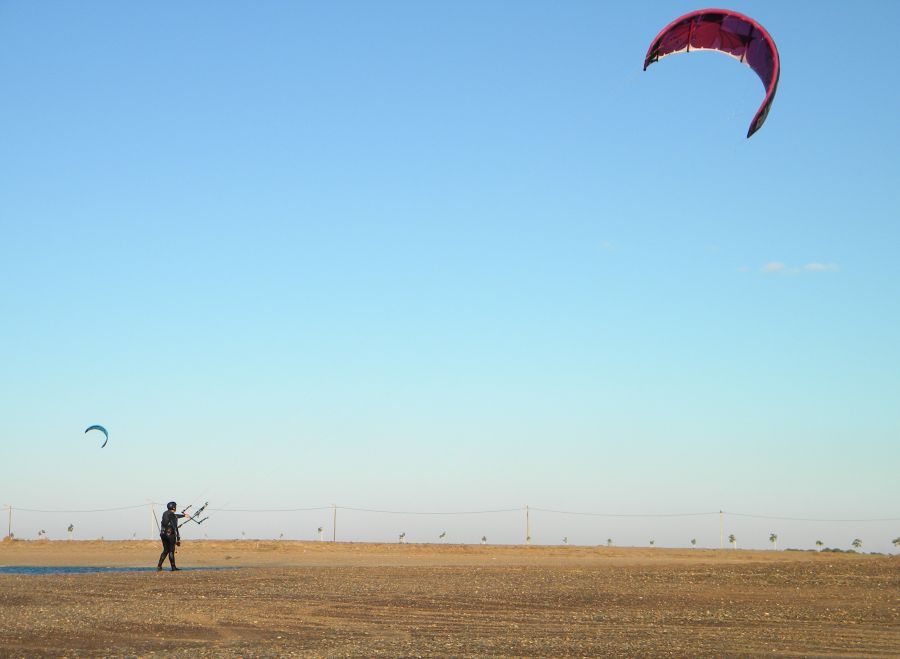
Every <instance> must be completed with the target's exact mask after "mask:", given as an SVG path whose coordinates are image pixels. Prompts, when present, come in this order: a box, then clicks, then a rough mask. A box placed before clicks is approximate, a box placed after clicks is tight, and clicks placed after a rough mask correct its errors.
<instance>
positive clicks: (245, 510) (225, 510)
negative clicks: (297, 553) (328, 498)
mask: <svg viewBox="0 0 900 659" xmlns="http://www.w3.org/2000/svg"><path fill="white" fill-rule="evenodd" d="M208 510H209V511H210V512H216V513H298V512H305V511H309V510H331V506H317V507H315V508H209V509H208Z"/></svg>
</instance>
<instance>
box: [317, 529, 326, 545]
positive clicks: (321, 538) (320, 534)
mask: <svg viewBox="0 0 900 659" xmlns="http://www.w3.org/2000/svg"><path fill="white" fill-rule="evenodd" d="M317 531H318V532H319V540H320V541H322V542H324V541H325V536H324V535H323V533H324V531H325V529H323V528H322V527H321V526H320V527H319V528H318V529H317Z"/></svg>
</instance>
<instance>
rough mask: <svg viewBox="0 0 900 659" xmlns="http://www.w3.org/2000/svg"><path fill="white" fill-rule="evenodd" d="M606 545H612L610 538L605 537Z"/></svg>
mask: <svg viewBox="0 0 900 659" xmlns="http://www.w3.org/2000/svg"><path fill="white" fill-rule="evenodd" d="M606 546H607V547H612V538H607V539H606Z"/></svg>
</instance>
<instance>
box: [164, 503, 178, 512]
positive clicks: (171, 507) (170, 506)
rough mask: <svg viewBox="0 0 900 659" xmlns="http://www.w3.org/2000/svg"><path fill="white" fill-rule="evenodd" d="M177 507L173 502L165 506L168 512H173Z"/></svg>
mask: <svg viewBox="0 0 900 659" xmlns="http://www.w3.org/2000/svg"><path fill="white" fill-rule="evenodd" d="M177 507H178V504H176V503H175V502H174V501H170V502H169V503H167V504H166V508H167V509H168V510H175V509H176V508H177Z"/></svg>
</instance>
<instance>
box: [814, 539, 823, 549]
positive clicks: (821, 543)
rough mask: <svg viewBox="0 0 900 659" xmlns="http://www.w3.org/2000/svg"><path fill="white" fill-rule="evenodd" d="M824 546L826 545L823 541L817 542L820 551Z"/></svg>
mask: <svg viewBox="0 0 900 659" xmlns="http://www.w3.org/2000/svg"><path fill="white" fill-rule="evenodd" d="M824 544H825V543H824V542H822V541H821V540H816V547H818V548H819V550H820V551H821V548H822V546H823V545H824Z"/></svg>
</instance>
